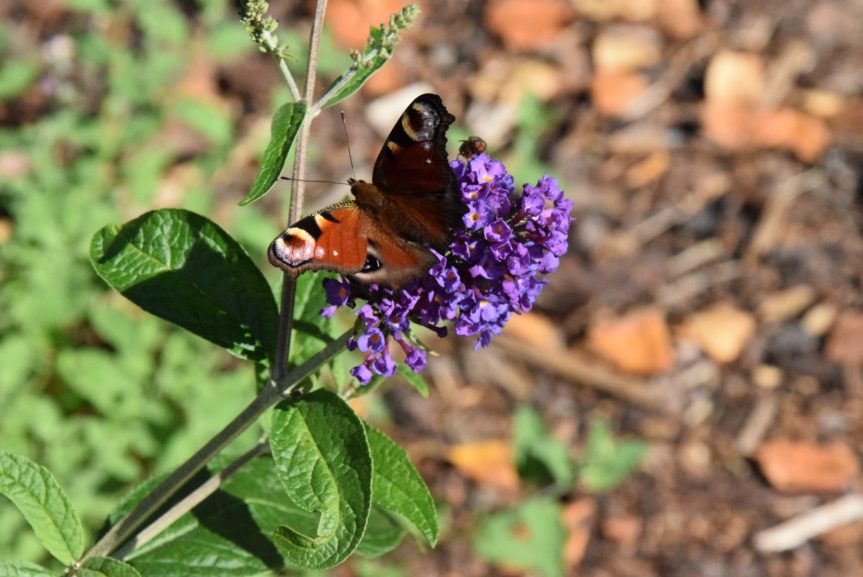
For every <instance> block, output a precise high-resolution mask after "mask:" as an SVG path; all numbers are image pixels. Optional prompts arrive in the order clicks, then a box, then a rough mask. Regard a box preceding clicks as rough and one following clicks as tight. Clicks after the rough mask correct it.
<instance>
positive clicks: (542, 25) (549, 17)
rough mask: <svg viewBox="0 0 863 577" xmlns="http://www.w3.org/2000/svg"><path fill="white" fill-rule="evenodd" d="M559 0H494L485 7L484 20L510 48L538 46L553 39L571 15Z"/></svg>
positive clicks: (565, 5) (549, 44)
mask: <svg viewBox="0 0 863 577" xmlns="http://www.w3.org/2000/svg"><path fill="white" fill-rule="evenodd" d="M572 16H573V14H572V10H571V9H570V7H569V5H568V4H567V3H566V2H563V1H562V0H531V2H524V1H523V0H495V1H493V2H489V3H488V5H487V6H486V10H485V23H486V26H488V28H489V30H491V31H492V32H494V33H495V34H497V35H498V36H499V37H500V39H501V40H503V43H504V44H505V45H506V46H507V47H508V48H510V49H512V50H537V49H541V48H547V47H549V46H551V45H553V44H554V43H555V41H556V40H557V38H558V36H559V35H560V33H561V31H562V30H563V29H564V27H565V26H566V24H567V23H568V21H569V20H570V19H571V18H572Z"/></svg>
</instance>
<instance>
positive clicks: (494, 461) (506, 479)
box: [447, 440, 519, 492]
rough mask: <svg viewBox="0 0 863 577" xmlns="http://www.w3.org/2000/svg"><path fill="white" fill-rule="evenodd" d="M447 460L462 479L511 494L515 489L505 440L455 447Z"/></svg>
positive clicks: (511, 461)
mask: <svg viewBox="0 0 863 577" xmlns="http://www.w3.org/2000/svg"><path fill="white" fill-rule="evenodd" d="M447 459H448V460H449V461H450V462H451V463H452V464H453V466H455V468H456V469H458V470H459V471H461V472H462V473H463V474H464V475H465V476H466V477H468V478H469V479H472V480H473V481H476V482H477V483H479V484H481V485H490V486H493V487H497V488H499V489H503V490H505V491H512V492H514V491H516V490H518V484H519V483H518V474H517V473H516V471H515V465H514V464H513V459H512V449H511V447H510V442H509V441H507V440H500V441H479V442H474V443H463V444H461V445H455V446H453V447H451V448H450V449H449V451H448V452H447Z"/></svg>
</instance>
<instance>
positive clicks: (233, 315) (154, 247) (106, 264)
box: [90, 209, 278, 360]
mask: <svg viewBox="0 0 863 577" xmlns="http://www.w3.org/2000/svg"><path fill="white" fill-rule="evenodd" d="M90 261H91V262H92V264H93V268H95V269H96V272H97V273H98V274H99V276H101V277H102V278H103V279H104V280H105V282H107V283H108V284H109V285H111V287H113V288H114V289H115V290H117V291H119V292H121V293H122V294H123V295H124V296H125V297H126V298H128V299H129V300H131V301H132V302H134V303H135V304H137V305H138V306H140V307H141V308H143V309H144V310H146V311H148V312H150V313H152V314H154V315H156V316H158V317H161V318H163V319H165V320H168V321H171V322H173V323H175V324H177V325H180V326H181V327H183V328H185V329H187V330H189V331H191V332H193V333H195V334H196V335H198V336H201V337H203V338H205V339H207V340H209V341H211V342H213V343H215V344H217V345H219V346H222V347H224V348H226V349H228V350H229V351H230V352H232V353H233V354H235V355H238V356H241V357H245V358H248V359H252V360H261V359H264V358H267V357H269V356H270V355H272V353H273V349H274V346H275V340H276V325H277V322H278V321H277V312H276V303H275V301H274V300H273V295H272V292H271V291H270V288H269V285H267V281H266V280H265V279H264V276H263V275H262V274H261V271H260V270H258V268H257V267H256V266H255V264H254V263H253V262H252V260H251V259H250V258H249V257H248V255H246V253H245V252H244V251H243V249H242V247H241V246H240V245H239V244H238V243H237V242H236V241H235V240H234V239H233V238H231V236H230V235H228V233H226V232H225V231H224V230H222V229H221V228H219V226H218V225H216V224H215V223H214V222H212V221H210V220H208V219H207V218H205V217H203V216H200V215H197V214H195V213H193V212H189V211H186V210H179V209H162V210H157V211H153V212H148V213H145V214H143V215H141V216H140V217H138V218H136V219H135V220H132V221H129V222H127V223H126V224H124V225H122V226H117V225H109V226H106V227H104V228H103V229H101V230H100V231H99V232H97V233H96V234H95V235H94V236H93V240H92V241H91V243H90Z"/></svg>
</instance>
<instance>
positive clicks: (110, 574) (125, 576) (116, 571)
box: [78, 557, 141, 577]
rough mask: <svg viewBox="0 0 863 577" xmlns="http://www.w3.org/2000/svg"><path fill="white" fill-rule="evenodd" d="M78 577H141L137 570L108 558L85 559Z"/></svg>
mask: <svg viewBox="0 0 863 577" xmlns="http://www.w3.org/2000/svg"><path fill="white" fill-rule="evenodd" d="M78 575H80V577H141V574H140V573H139V572H138V570H137V569H135V568H134V567H132V566H131V565H129V564H128V563H124V562H122V561H118V560H117V559H111V558H110V557H94V558H93V559H87V561H86V562H85V563H84V565H82V566H81V570H80V571H78Z"/></svg>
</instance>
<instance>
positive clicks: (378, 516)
mask: <svg viewBox="0 0 863 577" xmlns="http://www.w3.org/2000/svg"><path fill="white" fill-rule="evenodd" d="M406 533H407V531H406V530H405V528H404V527H402V526H401V524H399V522H398V521H397V520H396V519H394V518H393V517H392V516H390V515H389V514H387V513H386V512H385V511H383V510H381V509H380V508H379V507H372V511H371V514H370V515H369V522H368V525H366V532H365V533H364V534H363V539H362V541H360V544H359V546H358V547H357V553H359V554H360V555H362V556H363V557H380V556H381V555H385V554H386V553H389V552H390V551H392V550H393V549H395V548H396V547H398V544H399V543H401V542H402V539H404V536H405V534H406Z"/></svg>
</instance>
